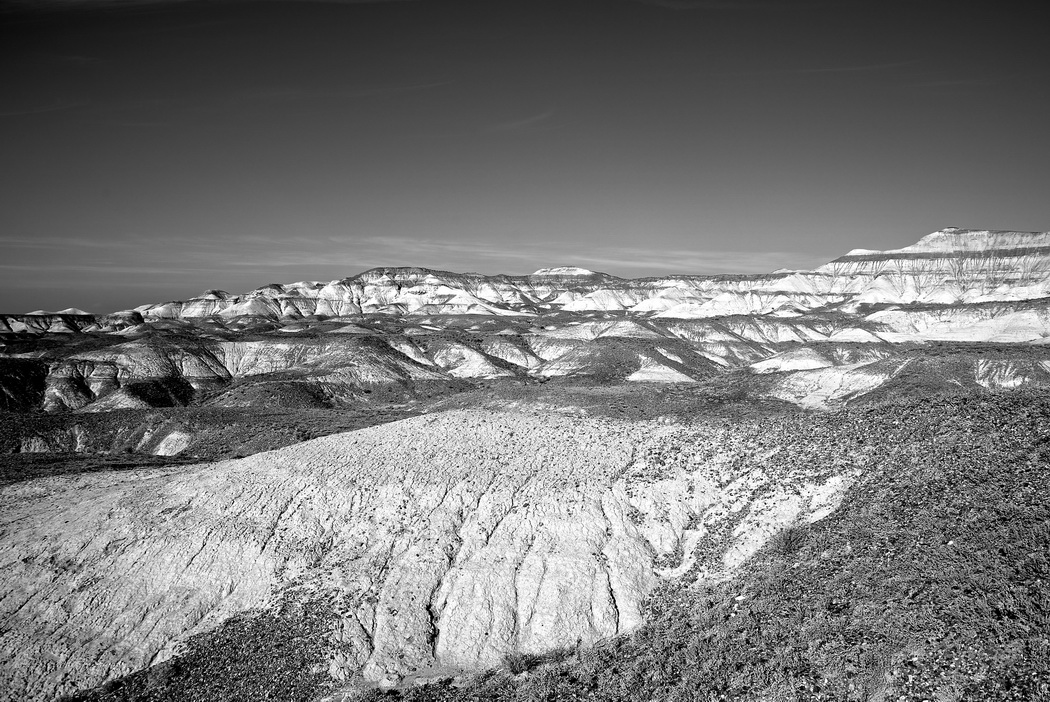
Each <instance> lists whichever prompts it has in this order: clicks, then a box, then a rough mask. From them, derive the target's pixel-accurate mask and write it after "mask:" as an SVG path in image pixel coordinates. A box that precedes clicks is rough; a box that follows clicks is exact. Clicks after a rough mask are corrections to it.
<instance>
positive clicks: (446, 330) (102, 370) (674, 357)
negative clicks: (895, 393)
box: [0, 229, 1050, 412]
mask: <svg viewBox="0 0 1050 702" xmlns="http://www.w3.org/2000/svg"><path fill="white" fill-rule="evenodd" d="M1048 241H1050V234H1048V233H1024V232H1003V231H977V230H962V229H945V230H942V231H939V232H935V233H933V234H930V235H928V236H926V237H924V238H923V239H922V240H920V241H919V242H918V243H916V244H915V245H913V246H909V247H905V248H903V249H898V250H892V251H883V252H879V251H867V250H856V251H852V252H850V253H849V254H847V255H846V256H843V257H841V258H839V259H837V260H835V261H833V262H831V263H828V264H826V265H825V266H821V267H820V268H818V269H817V270H814V271H795V272H782V273H777V274H770V275H753V276H717V277H714V276H677V277H668V278H646V279H639V280H624V279H620V278H614V277H612V276H609V275H606V274H603V273H595V272H592V271H587V270H584V269H576V268H558V269H544V270H542V271H538V272H537V273H536V274H533V275H530V276H483V275H479V274H458V273H448V272H442V271H430V270H427V269H422V268H380V269H373V270H371V271H366V272H365V273H361V274H360V275H357V276H354V277H351V278H346V279H343V280H339V281H333V282H331V283H311V282H299V283H291V284H287V285H277V284H273V285H268V286H265V287H263V288H259V289H257V290H254V291H252V292H250V293H246V294H244V295H231V294H229V293H226V292H224V291H220V290H210V291H207V292H206V293H205V294H203V295H202V296H200V297H199V298H195V299H193V300H189V301H185V302H172V303H164V304H162V305H145V306H143V307H141V308H138V309H137V310H133V311H129V312H124V313H116V314H113V315H107V316H93V315H86V314H81V313H79V311H74V310H67V311H65V312H63V313H53V314H52V313H38V314H30V315H7V316H3V317H2V318H0V335H2V336H3V339H2V340H0V343H3V345H4V346H3V348H2V352H3V354H4V359H3V360H4V361H5V363H4V365H2V366H0V391H2V395H0V403H2V406H3V407H7V408H11V409H17V410H20V411H21V410H26V409H38V408H39V409H43V410H45V411H47V412H64V411H87V412H100V411H109V410H114V409H136V408H139V409H142V408H149V407H170V406H180V405H186V404H209V403H210V404H213V405H217V406H234V405H237V404H238V403H242V404H243V403H244V402H245V401H246V400H245V398H246V397H247V398H256V399H258V398H257V397H256V395H254V394H253V392H254V391H253V390H251V389H248V390H244V392H242V390H243V386H244V385H246V384H251V383H252V382H255V381H254V379H263V378H269V379H270V380H269V381H267V382H272V383H285V384H286V385H287V384H289V383H291V384H297V385H296V388H302V389H303V393H302V396H303V398H304V399H303V400H302V401H303V402H304V403H308V404H309V403H314V404H315V405H317V406H322V407H346V406H356V405H362V404H364V405H368V404H372V405H374V404H377V398H380V397H382V398H386V399H387V400H389V401H395V400H396V401H399V402H410V401H414V400H418V399H420V398H424V399H425V398H428V397H430V396H431V394H432V393H431V392H430V390H429V389H428V388H430V387H435V388H437V387H446V388H452V387H458V385H457V384H460V383H462V381H493V380H508V381H511V382H519V383H530V382H541V381H545V380H548V379H552V378H565V377H568V378H585V379H588V380H598V381H600V382H614V381H615V382H619V381H627V382H639V383H671V384H679V383H703V382H706V381H707V380H708V379H710V378H712V377H715V376H718V375H719V374H720V373H722V372H723V371H725V370H732V369H743V368H750V369H752V370H753V371H754V372H755V373H756V374H759V375H765V374H771V373H776V374H778V377H777V378H776V379H775V380H774V379H769V378H765V379H763V380H762V383H760V385H762V386H763V387H767V389H768V392H767V393H766V396H769V397H775V398H778V399H783V400H787V401H790V402H795V403H797V404H801V405H803V406H806V407H827V406H832V405H834V404H836V403H841V402H846V401H850V400H852V399H856V398H859V397H863V396H865V395H866V394H869V393H871V392H874V391H875V390H877V389H879V388H880V387H883V386H884V385H885V384H886V383H887V382H888V381H890V380H892V379H893V378H895V377H897V376H898V375H899V373H898V371H899V370H900V369H902V368H905V366H906V364H907V361H908V358H907V354H908V351H907V349H906V346H907V345H909V344H928V343H930V342H951V343H968V342H980V343H991V344H1001V343H1010V344H1016V345H1024V346H1033V347H1035V346H1042V345H1045V344H1047V343H1048V340H1050V287H1048V286H1050V255H1048V254H1050V244H1048V243H1047V242H1048ZM34 339H36V340H39V343H38V344H37V345H35V346H34V345H33V343H32V340H34ZM858 344H861V345H865V346H868V347H870V352H868V353H852V352H843V353H840V352H839V349H841V348H842V347H844V346H849V345H853V346H856V345H858ZM891 348H896V349H898V350H897V351H892V352H891V351H888V349H891ZM900 349H904V350H900ZM795 351H801V352H803V353H806V354H810V357H811V361H812V359H813V358H816V357H820V358H822V359H824V360H823V361H819V362H817V363H818V364H819V367H818V366H813V365H812V363H810V365H809V367H805V366H806V363H802V365H799V362H796V361H791V360H790V355H789V356H786V357H784V358H780V356H781V355H782V354H784V353H788V354H791V353H794V352H795ZM894 355H896V356H898V358H897V359H896V360H886V362H885V363H883V364H882V365H881V366H879V365H873V363H874V361H876V360H882V359H889V357H890V356H894ZM785 359H786V360H785ZM982 360H987V359H981V358H975V359H974V362H975V363H976V362H978V361H982ZM993 360H994V359H993ZM977 372H978V371H977V370H976V367H974V368H973V369H968V370H966V372H965V373H964V376H965V377H967V378H968V377H970V376H971V375H973V374H974V373H977ZM999 377H1000V376H999V375H996V374H992V375H991V376H988V377H987V378H986V379H985V380H983V381H982V382H981V383H980V384H982V385H987V387H989V388H995V387H998V385H997V383H999V380H998V379H999ZM1003 377H1004V378H1005V376H1003ZM41 378H42V385H43V387H42V388H41ZM1014 378H1021V381H1019V382H1021V383H1022V384H1026V383H1027V384H1042V383H1043V382H1044V378H1043V374H1042V373H1041V372H1039V371H1038V369H1037V368H1035V369H1034V370H1033V371H1032V372H1023V373H1019V374H1018V375H1016V376H1011V379H1008V380H1004V381H1003V382H1005V383H1007V385H1005V386H1003V387H1009V386H1010V383H1013V382H1014ZM260 382H261V381H260ZM292 394H294V393H292Z"/></svg>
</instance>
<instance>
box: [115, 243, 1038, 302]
mask: <svg viewBox="0 0 1050 702" xmlns="http://www.w3.org/2000/svg"><path fill="white" fill-rule="evenodd" d="M1048 291H1050V233H1046V232H1006V231H987V230H971V229H958V228H954V227H952V228H948V229H943V230H940V231H937V232H934V233H932V234H929V235H928V236H925V237H923V238H922V239H921V240H920V241H919V242H918V243H916V244H914V245H912V246H908V247H905V248H903V249H894V250H890V251H869V250H864V249H858V250H855V251H851V252H850V253H848V254H846V255H845V256H842V257H841V258H838V259H836V260H834V261H832V262H831V263H828V264H826V265H824V266H821V267H819V268H817V269H816V270H814V271H797V272H790V273H780V274H771V275H752V276H674V277H667V278H645V279H639V280H625V279H621V278H615V277H613V276H609V275H606V274H604V273H595V272H593V271H587V270H584V269H569V268H566V269H545V270H543V271H537V273H536V274H534V275H530V276H503V275H501V276H482V275H478V274H460V273H449V272H446V271H429V270H427V269H421V268H380V269H373V270H371V271H367V272H365V273H362V274H360V275H357V276H353V277H350V278H345V279H343V280H337V281H332V282H330V283H291V284H288V285H269V286H267V287H265V288H260V289H258V290H254V291H252V292H250V293H246V294H244V295H229V294H228V293H224V292H221V291H209V292H208V293H206V294H205V295H203V296H201V297H199V298H195V299H193V300H189V301H186V302H169V303H163V304H160V305H144V306H142V307H139V308H137V309H136V310H135V311H136V312H138V313H141V314H142V315H143V317H145V318H147V319H150V318H180V317H187V318H189V317H207V316H211V315H221V316H243V315H257V316H263V317H270V318H275V319H276V318H279V317H303V316H308V315H314V314H316V315H332V316H346V315H353V314H361V313H379V314H396V315H403V314H409V315H414V314H481V315H511V316H514V315H537V314H542V313H544V312H549V311H552V310H562V311H571V312H581V311H599V310H600V311H612V310H626V311H632V312H634V313H637V314H646V315H649V314H655V315H657V316H663V317H673V318H707V317H718V316H724V315H731V314H781V315H790V314H798V313H801V312H805V311H811V310H816V309H822V308H835V307H838V306H840V305H842V304H844V303H845V304H848V305H853V306H855V305H858V304H909V303H915V302H924V303H937V304H953V303H959V302H964V303H973V302H990V301H1007V300H1008V301H1013V300H1024V299H1032V298H1038V297H1045V296H1046V295H1047V294H1048Z"/></svg>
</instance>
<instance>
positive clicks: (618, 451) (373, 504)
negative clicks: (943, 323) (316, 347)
mask: <svg viewBox="0 0 1050 702" xmlns="http://www.w3.org/2000/svg"><path fill="white" fill-rule="evenodd" d="M744 433H745V434H746V432H744ZM177 440H178V437H176V438H173V439H171V440H170V441H171V442H175V441H177ZM753 443H754V442H753V441H750V440H748V439H747V438H746V436H743V435H741V436H736V435H735V434H733V433H732V431H729V430H728V429H726V428H718V427H714V426H707V427H700V428H692V429H690V428H684V427H674V426H662V425H659V424H655V423H640V424H622V423H617V422H612V421H606V420H596V419H580V418H566V417H561V416H558V415H554V416H551V415H550V414H539V413H536V414H532V413H490V412H452V413H446V414H441V415H434V416H429V417H420V418H417V419H412V420H406V421H402V422H397V423H394V424H389V425H386V426H382V427H375V428H372V429H366V430H362V431H359V432H352V433H348V434H340V435H335V436H331V437H326V438H323V439H317V440H315V441H311V442H307V443H304V444H299V445H297V446H294V447H289V448H287V449H282V450H279V451H274V452H270V453H265V454H259V455H256V456H253V457H249V458H246V459H243V460H240V461H233V462H225V463H218V464H213V465H203V466H200V467H198V468H194V469H188V470H187V469H182V470H179V471H155V472H131V473H111V474H106V475H103V476H80V477H71V478H55V479H48V480H43V481H34V482H30V483H23V484H19V485H15V486H9V487H7V488H3V489H2V490H0V514H3V515H4V517H3V520H2V522H0V537H2V538H0V568H2V569H3V571H4V573H5V583H6V584H5V588H4V591H3V593H2V594H0V621H2V622H3V631H4V633H3V634H2V635H0V661H2V663H0V676H2V677H0V685H3V687H4V688H5V689H7V690H9V691H12V692H13V693H14V694H15V695H16V696H17V697H18V698H19V699H26V700H43V699H51V698H52V697H53V696H54V695H55V694H56V693H58V692H68V691H71V690H73V689H75V688H78V687H85V686H91V685H95V684H98V683H100V682H102V681H103V680H104V679H106V678H107V677H112V676H114V675H119V674H122V673H127V672H130V671H132V670H136V669H139V668H142V667H144V666H147V665H150V664H153V663H157V662H160V661H162V660H164V659H166V658H167V657H169V656H171V655H172V653H173V652H175V651H176V650H177V645H178V642H179V641H183V640H185V639H186V638H187V637H188V636H190V635H192V634H193V633H195V632H201V631H206V630H208V629H210V628H213V627H215V626H216V625H218V624H219V623H220V622H221V621H223V620H225V619H227V618H229V617H231V616H233V615H234V614H236V613H238V612H242V611H245V610H248V609H250V608H258V607H268V606H270V604H271V603H272V602H273V601H274V598H275V597H276V596H277V595H278V594H279V593H281V592H282V591H284V590H285V589H287V588H289V587H293V586H295V587H297V588H298V591H301V592H310V593H313V594H312V595H310V597H315V598H319V599H324V600H325V601H327V602H331V601H335V602H338V603H340V606H339V608H338V611H340V612H343V614H341V615H340V617H339V618H337V620H336V621H333V624H332V629H331V632H330V634H329V636H328V638H327V639H326V640H328V641H329V643H328V644H327V645H328V646H329V651H330V657H329V661H328V672H329V673H330V674H331V675H333V676H334V677H335V678H336V679H340V680H342V679H347V678H352V677H354V676H363V677H364V678H365V679H369V680H373V681H380V682H384V681H385V682H386V683H392V682H396V681H398V680H400V679H401V678H402V677H404V676H406V675H411V674H414V673H416V672H418V671H420V670H423V669H426V668H428V667H433V666H441V667H443V668H446V669H449V668H451V669H459V670H474V669H478V668H483V667H487V666H492V665H495V664H497V663H498V662H499V660H500V659H501V657H502V656H503V655H505V654H507V653H509V652H513V651H525V652H540V651H545V650H549V649H551V648H554V647H557V646H563V645H574V644H576V643H577V642H582V643H583V644H584V645H588V644H590V643H592V642H594V641H596V640H598V639H602V638H606V637H609V636H613V635H615V634H618V633H621V632H625V631H629V630H631V629H632V628H634V627H636V626H638V625H639V624H640V623H641V607H642V601H643V600H644V598H645V597H646V596H647V595H648V594H649V593H650V592H651V591H652V590H653V588H654V587H655V586H656V585H657V584H658V583H659V582H660V580H661V578H669V577H680V576H682V575H683V574H684V573H686V572H687V571H692V572H693V574H694V576H695V577H701V578H715V579H717V578H723V577H726V576H727V574H729V573H731V572H733V571H734V569H736V568H737V567H739V566H740V564H741V563H742V562H743V561H744V560H745V559H746V557H747V556H748V555H750V554H751V553H753V552H754V551H755V550H756V549H757V548H758V547H759V546H761V544H762V543H764V542H765V540H766V539H768V538H769V536H770V535H771V534H772V533H774V532H775V531H777V530H778V529H780V528H782V527H783V526H784V525H785V524H788V523H795V522H802V521H807V520H813V519H817V518H819V517H822V516H824V515H826V514H827V513H828V512H829V511H830V510H831V509H832V508H834V506H835V504H836V503H837V502H836V501H837V499H838V498H839V496H840V495H841V493H842V491H843V490H844V489H845V487H846V486H848V484H849V483H850V481H851V480H852V478H853V477H855V475H856V470H857V469H858V468H859V467H860V466H862V465H863V461H856V462H850V463H849V465H848V466H847V465H845V464H842V465H841V466H840V468H838V469H835V470H832V472H831V473H829V472H828V469H829V465H824V466H798V467H783V466H780V465H779V464H776V463H770V462H768V460H767V459H768V456H767V457H765V458H763V456H762V454H761V451H760V450H759V447H756V446H751V447H749V446H748V444H753ZM751 452H755V455H754V456H752V457H751V459H749V460H741V459H742V458H744V457H745V456H747V455H750V453H751ZM770 505H776V509H770ZM719 535H721V536H719ZM702 544H706V546H704V547H703V548H699V546H701V545H702Z"/></svg>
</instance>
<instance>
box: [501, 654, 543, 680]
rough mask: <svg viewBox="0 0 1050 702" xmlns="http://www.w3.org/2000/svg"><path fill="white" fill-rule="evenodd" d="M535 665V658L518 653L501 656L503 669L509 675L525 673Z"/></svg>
mask: <svg viewBox="0 0 1050 702" xmlns="http://www.w3.org/2000/svg"><path fill="white" fill-rule="evenodd" d="M535 664H536V661H535V656H531V655H529V654H527V653H522V652H520V651H511V652H510V653H507V654H505V655H504V656H503V667H504V668H506V669H507V672H508V673H510V674H511V675H521V674H522V673H526V672H528V671H529V669H530V668H532V666H534V665H535Z"/></svg>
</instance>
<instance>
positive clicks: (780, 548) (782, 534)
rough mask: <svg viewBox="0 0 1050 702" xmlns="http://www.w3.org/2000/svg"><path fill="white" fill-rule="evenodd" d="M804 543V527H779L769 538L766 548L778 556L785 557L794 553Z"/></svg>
mask: <svg viewBox="0 0 1050 702" xmlns="http://www.w3.org/2000/svg"><path fill="white" fill-rule="evenodd" d="M805 543H806V529H805V527H802V526H797V525H796V526H789V527H785V528H784V529H781V530H780V531H778V532H777V533H776V534H773V537H772V538H771V539H770V540H769V545H768V548H769V550H770V551H772V552H773V553H775V554H776V555H778V556H781V557H783V558H787V557H789V556H793V555H795V553H797V552H798V550H799V549H800V548H802V546H803V545H804V544H805Z"/></svg>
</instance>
